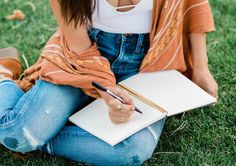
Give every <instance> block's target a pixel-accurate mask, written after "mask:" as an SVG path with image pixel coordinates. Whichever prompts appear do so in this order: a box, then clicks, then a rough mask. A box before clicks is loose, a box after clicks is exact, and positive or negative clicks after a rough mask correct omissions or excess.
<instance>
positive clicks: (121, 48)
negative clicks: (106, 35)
mask: <svg viewBox="0 0 236 166" xmlns="http://www.w3.org/2000/svg"><path fill="white" fill-rule="evenodd" d="M121 38H122V40H121V46H120V51H119V55H118V57H117V58H116V59H115V60H114V61H113V63H112V64H111V68H112V69H113V70H114V69H115V68H114V66H115V65H116V63H117V62H118V60H119V59H120V57H121V56H122V54H123V51H122V50H123V46H124V36H123V35H122V36H121ZM119 71H120V70H119ZM119 71H115V72H119ZM113 72H114V71H113Z"/></svg>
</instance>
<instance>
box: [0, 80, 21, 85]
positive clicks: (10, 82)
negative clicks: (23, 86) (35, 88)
mask: <svg viewBox="0 0 236 166" xmlns="http://www.w3.org/2000/svg"><path fill="white" fill-rule="evenodd" d="M4 84H13V85H15V86H17V85H16V83H15V82H14V81H13V80H7V79H6V80H3V81H0V86H2V85H4Z"/></svg>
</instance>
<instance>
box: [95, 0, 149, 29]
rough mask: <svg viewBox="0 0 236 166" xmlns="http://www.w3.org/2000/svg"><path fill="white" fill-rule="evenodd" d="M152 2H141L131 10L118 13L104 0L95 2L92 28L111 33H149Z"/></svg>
mask: <svg viewBox="0 0 236 166" xmlns="http://www.w3.org/2000/svg"><path fill="white" fill-rule="evenodd" d="M152 9H153V0H141V1H140V2H139V3H138V4H137V5H136V6H135V7H134V8H133V9H131V10H129V11H126V12H119V11H117V9H116V8H115V7H113V6H112V5H110V4H109V3H108V2H107V1H106V0H96V7H95V11H94V13H93V27H94V28H98V29H100V30H102V31H105V32H111V33H149V32H150V31H151V21H152Z"/></svg>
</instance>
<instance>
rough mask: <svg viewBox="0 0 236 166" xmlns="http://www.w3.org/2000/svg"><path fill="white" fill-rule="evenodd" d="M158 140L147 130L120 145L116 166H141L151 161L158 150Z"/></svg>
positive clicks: (115, 161) (115, 160)
mask: <svg viewBox="0 0 236 166" xmlns="http://www.w3.org/2000/svg"><path fill="white" fill-rule="evenodd" d="M156 145H157V143H156V140H155V138H154V137H153V135H152V134H151V133H150V131H149V130H148V129H147V128H145V129H143V130H141V131H139V132H138V133H136V134H135V135H133V136H131V137H130V138H128V139H127V140H125V141H123V142H122V143H120V144H118V145H117V146H120V148H121V149H120V148H118V149H119V150H117V154H116V156H117V158H115V159H114V163H113V164H114V165H132V166H133V165H141V164H142V163H143V162H144V161H146V160H148V159H150V158H151V157H152V154H153V152H154V150H155V148H156Z"/></svg>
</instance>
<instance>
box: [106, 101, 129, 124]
mask: <svg viewBox="0 0 236 166" xmlns="http://www.w3.org/2000/svg"><path fill="white" fill-rule="evenodd" d="M117 106H119V109H120V110H119V109H118V108H117ZM108 107H109V110H108V111H109V118H110V120H111V121H112V123H115V124H120V123H125V122H128V121H129V120H130V118H131V115H132V113H133V112H134V106H132V105H126V104H122V103H121V102H120V101H118V100H116V99H112V100H110V102H109V104H108Z"/></svg>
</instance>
